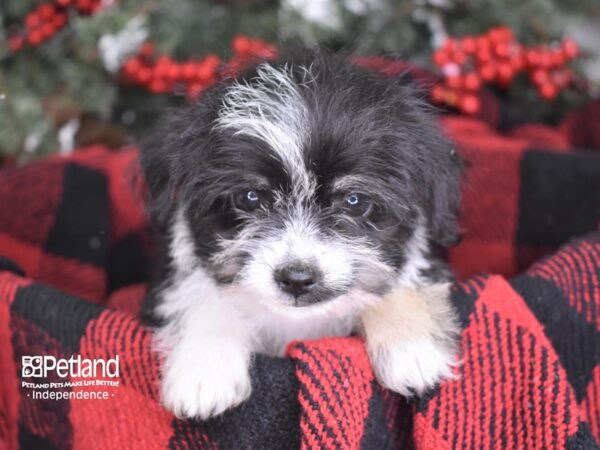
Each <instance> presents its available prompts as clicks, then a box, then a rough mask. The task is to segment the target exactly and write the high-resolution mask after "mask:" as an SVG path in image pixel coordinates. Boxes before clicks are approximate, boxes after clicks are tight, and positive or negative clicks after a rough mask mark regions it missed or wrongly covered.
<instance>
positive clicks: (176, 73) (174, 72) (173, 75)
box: [167, 62, 182, 80]
mask: <svg viewBox="0 0 600 450" xmlns="http://www.w3.org/2000/svg"><path fill="white" fill-rule="evenodd" d="M181 72H182V71H181V66H180V65H179V64H177V63H175V62H173V63H171V65H170V66H169V70H168V71H167V77H168V78H169V79H170V80H178V79H179V78H181Z"/></svg>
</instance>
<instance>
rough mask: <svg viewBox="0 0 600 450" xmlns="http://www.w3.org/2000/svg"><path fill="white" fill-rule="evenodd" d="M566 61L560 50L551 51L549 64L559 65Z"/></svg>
mask: <svg viewBox="0 0 600 450" xmlns="http://www.w3.org/2000/svg"><path fill="white" fill-rule="evenodd" d="M565 62H566V56H565V54H564V53H563V52H562V51H553V52H552V53H550V65H551V66H552V67H560V66H562V65H564V64H565Z"/></svg>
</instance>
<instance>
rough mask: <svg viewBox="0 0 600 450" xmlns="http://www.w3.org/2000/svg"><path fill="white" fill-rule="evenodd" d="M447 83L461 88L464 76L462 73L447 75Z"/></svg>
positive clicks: (454, 87)
mask: <svg viewBox="0 0 600 450" xmlns="http://www.w3.org/2000/svg"><path fill="white" fill-rule="evenodd" d="M446 85H448V87H450V88H452V89H460V88H461V87H462V77H461V76H460V75H452V76H449V77H446Z"/></svg>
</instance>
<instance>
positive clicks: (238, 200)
mask: <svg viewBox="0 0 600 450" xmlns="http://www.w3.org/2000/svg"><path fill="white" fill-rule="evenodd" d="M234 201H235V207H236V208H238V209H241V210H242V211H248V212H250V211H254V210H255V209H257V208H259V207H260V206H263V205H266V204H267V203H268V195H267V193H265V192H263V191H259V190H255V189H251V190H248V191H241V192H240V193H238V194H237V195H236V196H235V199H234Z"/></svg>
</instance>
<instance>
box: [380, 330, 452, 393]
mask: <svg viewBox="0 0 600 450" xmlns="http://www.w3.org/2000/svg"><path fill="white" fill-rule="evenodd" d="M389 344H390V345H387V346H386V347H385V348H384V347H377V348H371V349H370V351H369V353H370V357H371V362H372V364H373V369H374V371H375V375H376V376H377V379H378V380H379V382H380V383H381V384H382V385H383V386H385V387H386V388H388V389H391V390H392V391H394V392H397V393H399V394H402V395H405V396H410V395H413V394H415V393H416V394H418V395H421V394H423V393H424V392H425V391H427V390H428V389H430V388H432V387H434V386H435V385H436V384H438V383H439V382H440V381H441V380H443V379H446V378H454V377H455V375H454V373H453V367H454V366H456V365H457V361H456V359H455V355H454V352H453V350H452V349H451V348H450V347H449V346H448V345H444V344H441V343H437V342H436V341H434V340H422V341H416V342H410V341H408V342H406V341H405V342H395V343H393V345H392V343H389Z"/></svg>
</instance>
